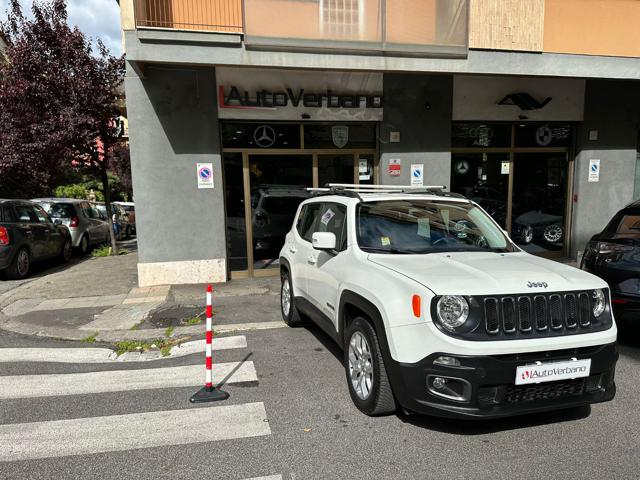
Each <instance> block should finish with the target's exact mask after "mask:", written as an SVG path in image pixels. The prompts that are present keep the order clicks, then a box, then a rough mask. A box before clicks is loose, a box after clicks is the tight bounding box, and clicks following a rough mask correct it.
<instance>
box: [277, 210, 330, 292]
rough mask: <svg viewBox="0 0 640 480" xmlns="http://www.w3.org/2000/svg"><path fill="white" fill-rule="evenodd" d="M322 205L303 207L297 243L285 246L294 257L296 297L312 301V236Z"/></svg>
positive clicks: (298, 226) (297, 225)
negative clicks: (310, 285) (310, 274)
mask: <svg viewBox="0 0 640 480" xmlns="http://www.w3.org/2000/svg"><path fill="white" fill-rule="evenodd" d="M321 207H322V204H321V203H319V202H318V203H315V202H314V203H307V204H306V205H303V206H302V210H301V211H300V215H299V216H298V220H297V221H296V227H295V233H294V236H295V241H294V242H290V243H287V244H285V248H286V249H287V250H288V253H289V255H291V256H292V257H293V262H292V264H291V269H292V272H291V278H292V281H293V285H294V286H293V288H294V289H295V295H296V296H300V295H301V296H303V297H305V298H306V299H308V300H310V298H309V294H308V289H307V286H308V282H309V270H310V267H311V263H309V262H310V259H311V258H313V257H314V256H315V253H316V251H315V250H314V249H313V247H312V246H311V236H312V235H313V232H314V231H315V228H316V225H317V224H318V222H319V219H320V210H321Z"/></svg>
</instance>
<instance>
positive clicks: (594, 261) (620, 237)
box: [581, 200, 640, 326]
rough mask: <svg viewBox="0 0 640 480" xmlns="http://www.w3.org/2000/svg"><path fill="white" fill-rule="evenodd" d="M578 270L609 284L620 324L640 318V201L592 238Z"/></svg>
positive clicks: (615, 216)
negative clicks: (591, 274) (593, 275)
mask: <svg viewBox="0 0 640 480" xmlns="http://www.w3.org/2000/svg"><path fill="white" fill-rule="evenodd" d="M581 268H582V269H583V270H586V271H588V272H591V273H593V274H595V275H597V276H599V277H601V278H602V279H604V280H606V282H607V283H608V284H609V286H610V287H611V301H612V303H613V307H614V310H615V316H616V321H617V322H618V323H619V324H621V325H622V326H624V325H625V324H629V323H630V322H632V321H634V319H638V318H640V200H639V201H636V202H634V203H632V204H630V205H628V206H626V207H625V208H623V209H622V210H620V211H619V212H618V213H616V214H615V215H614V216H613V218H612V219H611V221H610V222H609V223H608V224H607V226H606V227H605V228H604V230H602V232H600V233H598V234H596V235H594V236H593V237H592V238H591V240H590V241H589V242H588V243H587V246H586V248H585V250H584V256H583V257H582V263H581Z"/></svg>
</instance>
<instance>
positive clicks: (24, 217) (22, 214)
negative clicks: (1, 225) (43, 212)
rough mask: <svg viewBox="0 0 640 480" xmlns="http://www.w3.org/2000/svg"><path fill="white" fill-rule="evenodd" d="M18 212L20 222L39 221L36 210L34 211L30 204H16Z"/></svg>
mask: <svg viewBox="0 0 640 480" xmlns="http://www.w3.org/2000/svg"><path fill="white" fill-rule="evenodd" d="M16 214H17V215H18V222H37V221H38V217H36V212H34V211H33V207H31V206H30V205H16Z"/></svg>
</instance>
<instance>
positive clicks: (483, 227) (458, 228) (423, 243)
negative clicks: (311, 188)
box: [357, 199, 516, 254]
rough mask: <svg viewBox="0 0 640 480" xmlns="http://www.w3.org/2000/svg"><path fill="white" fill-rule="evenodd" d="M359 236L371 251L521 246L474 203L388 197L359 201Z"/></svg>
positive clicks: (488, 249) (495, 249)
mask: <svg viewBox="0 0 640 480" xmlns="http://www.w3.org/2000/svg"><path fill="white" fill-rule="evenodd" d="M357 237H358V246H359V247H360V249H361V250H363V251H365V252H371V253H389V254H394V253H395V254H423V253H435V252H460V251H463V252H472V251H473V252H475V251H482V252H513V251H516V247H515V246H514V245H513V243H511V241H509V239H508V238H507V237H506V235H505V234H504V233H503V232H502V230H501V229H500V228H499V227H498V226H497V225H496V224H495V223H494V222H493V220H491V218H490V217H489V216H488V215H487V214H486V213H484V212H483V211H482V210H481V209H480V208H478V207H476V206H474V205H473V204H470V203H453V202H439V201H432V200H420V199H416V200H414V199H409V200H406V199H405V200H386V201H379V202H366V203H361V204H359V205H358V210H357Z"/></svg>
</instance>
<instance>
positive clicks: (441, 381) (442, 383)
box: [432, 377, 447, 390]
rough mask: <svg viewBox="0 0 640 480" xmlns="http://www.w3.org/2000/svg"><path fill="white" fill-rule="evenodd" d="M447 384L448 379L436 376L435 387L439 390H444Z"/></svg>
mask: <svg viewBox="0 0 640 480" xmlns="http://www.w3.org/2000/svg"><path fill="white" fill-rule="evenodd" d="M446 384H447V381H446V380H445V379H444V378H442V377H436V378H434V379H433V384H432V385H433V388H435V389H437V390H442V389H443V388H444V386H445V385H446Z"/></svg>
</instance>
